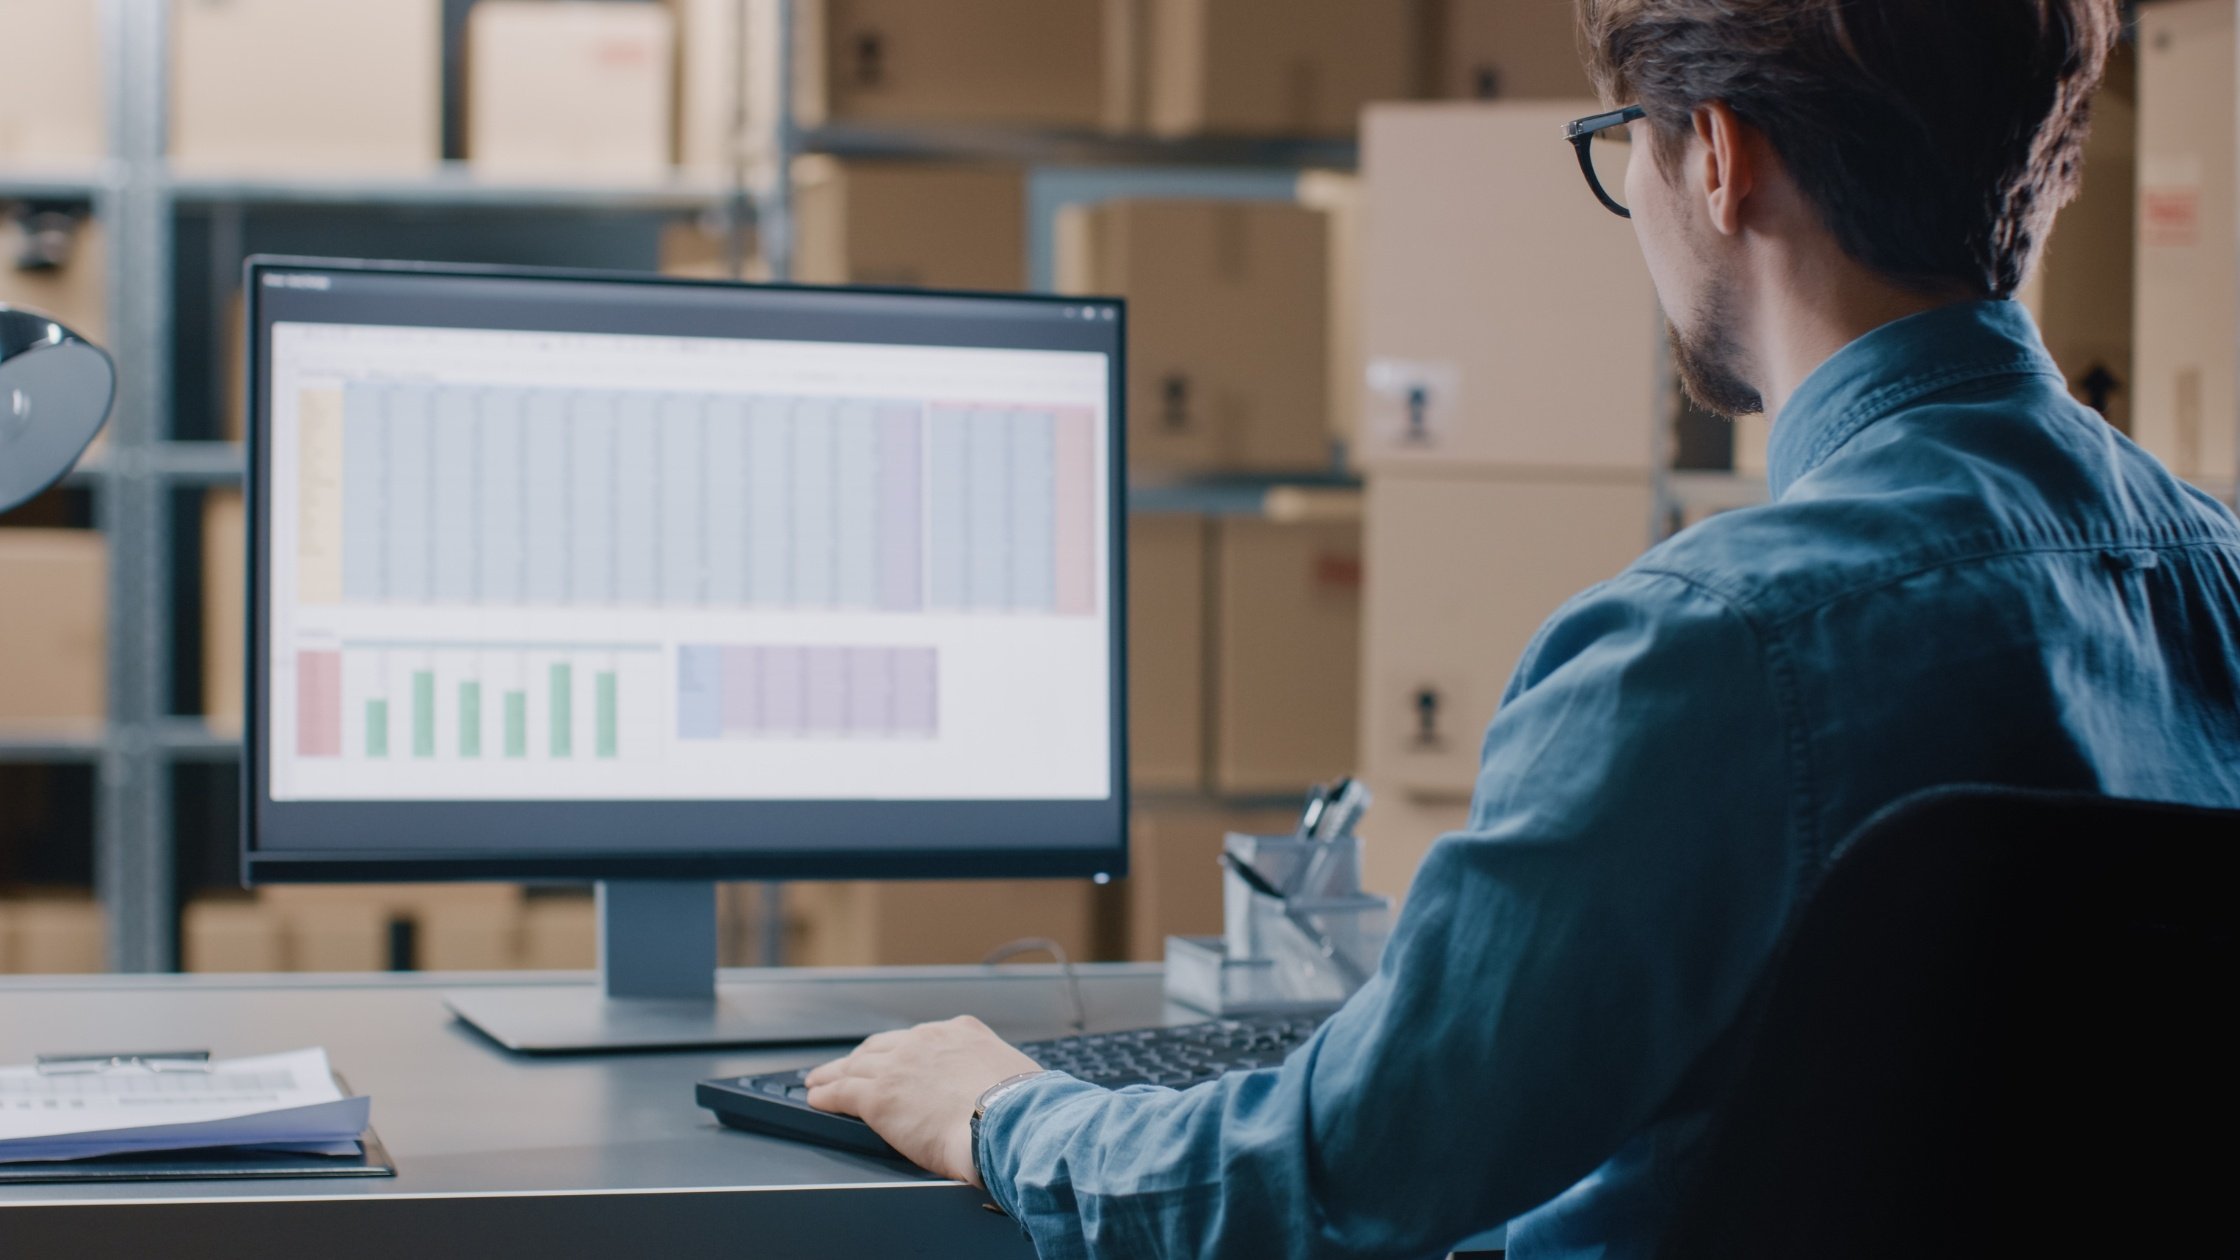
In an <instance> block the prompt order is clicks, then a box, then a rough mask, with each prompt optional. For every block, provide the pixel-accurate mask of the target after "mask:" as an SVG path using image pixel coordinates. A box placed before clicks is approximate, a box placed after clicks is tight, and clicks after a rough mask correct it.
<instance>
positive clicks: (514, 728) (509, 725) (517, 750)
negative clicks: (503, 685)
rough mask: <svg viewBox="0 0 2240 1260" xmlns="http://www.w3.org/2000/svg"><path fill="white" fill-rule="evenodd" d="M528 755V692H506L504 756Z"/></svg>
mask: <svg viewBox="0 0 2240 1260" xmlns="http://www.w3.org/2000/svg"><path fill="white" fill-rule="evenodd" d="M528 755H529V693H528V692H526V691H509V692H507V693H506V756H508V757H526V756H528Z"/></svg>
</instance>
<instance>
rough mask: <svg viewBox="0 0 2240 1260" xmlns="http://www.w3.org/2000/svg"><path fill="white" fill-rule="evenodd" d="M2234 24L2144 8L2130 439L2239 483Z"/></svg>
mask: <svg viewBox="0 0 2240 1260" xmlns="http://www.w3.org/2000/svg"><path fill="white" fill-rule="evenodd" d="M2234 27H2235V22H2234V12H2233V3H2232V0H2171V2H2170V3H2163V4H2152V5H2145V6H2142V7H2141V8H2140V10H2139V41H2138V44H2139V147H2138V163H2139V202H2138V230H2137V237H2138V246H2137V248H2138V303H2137V310H2136V313H2135V317H2134V318H2135V321H2136V322H2135V325H2134V327H2135V332H2134V338H2133V344H2134V355H2135V362H2136V369H2135V370H2136V372H2137V375H2138V385H2137V390H2136V393H2135V395H2134V398H2133V408H2134V409H2133V412H2132V417H2131V419H2132V433H2133V436H2135V437H2136V438H2138V440H2139V442H2140V444H2141V445H2143V446H2145V447H2146V448H2147V449H2148V450H2150V451H2153V452H2154V453H2155V454H2156V455H2157V456H2159V457H2160V458H2161V459H2162V461H2163V462H2164V463H2166V464H2168V465H2169V466H2170V467H2171V469H2172V470H2173V471H2175V472H2177V473H2178V474H2179V475H2180V476H2183V477H2191V478H2196V479H2199V480H2203V481H2208V482H2212V483H2221V484H2230V483H2231V482H2232V480H2233V478H2234V477H2235V475H2240V373H2236V370H2235V367H2234V361H2233V360H2234V356H2233V345H2234V342H2235V340H2240V230H2236V226H2235V225H2236V224H2240V218H2236V217H2235V216H2236V213H2240V188H2236V186H2235V180H2236V172H2235V164H2234V163H2235V156H2234V154H2235V147H2236V140H2240V123H2236V122H2235V117H2236V114H2240V108H2236V106H2240V97H2236V88H2235V75H2234V71H2235V65H2236V61H2235V53H2234V48H2235V39H2234ZM2088 177H2089V176H2088ZM2054 247H2055V249H2056V250H2057V251H2058V250H2059V249H2060V248H2061V237H2060V233H2059V232H2058V231H2057V232H2056V234H2055V237H2054Z"/></svg>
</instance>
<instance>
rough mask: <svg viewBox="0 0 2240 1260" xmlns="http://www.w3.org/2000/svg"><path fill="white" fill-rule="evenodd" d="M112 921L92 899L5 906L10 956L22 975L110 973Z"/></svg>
mask: <svg viewBox="0 0 2240 1260" xmlns="http://www.w3.org/2000/svg"><path fill="white" fill-rule="evenodd" d="M106 923H107V919H106V917H105V916H104V915H103V914H102V910H101V905H100V903H98V902H96V901H94V900H93V899H92V898H90V897H70V896H32V897H25V898H22V899H19V900H13V901H9V902H6V903H4V904H0V929H4V930H5V931H6V933H7V936H8V945H7V948H6V950H5V953H6V954H7V957H8V962H9V967H10V969H11V970H13V971H15V972H17V973H18V974H21V975H31V976H58V975H86V974H91V973H94V972H98V971H104V970H106V969H107V966H106V964H107V958H108V943H107V941H106V939H105V933H106Z"/></svg>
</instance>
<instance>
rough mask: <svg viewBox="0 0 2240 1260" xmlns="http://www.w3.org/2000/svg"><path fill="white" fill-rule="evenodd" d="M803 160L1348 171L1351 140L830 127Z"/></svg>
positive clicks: (1356, 158)
mask: <svg viewBox="0 0 2240 1260" xmlns="http://www.w3.org/2000/svg"><path fill="white" fill-rule="evenodd" d="M800 149H801V151H802V152H804V153H828V154H831V155H832V156H834V157H843V158H863V159H879V160H895V161H948V162H1016V163H1019V164H1020V165H1023V166H1163V167H1207V168H1228V169H1234V170H1348V171H1350V170H1352V169H1354V168H1355V167H1356V166H1358V165H1360V161H1361V149H1360V146H1359V145H1358V144H1356V143H1355V142H1353V141H1351V140H1320V139H1265V138H1259V137H1245V136H1193V137H1190V138H1187V139H1176V140H1163V139H1156V138H1152V137H1145V136H1115V135H1105V134H1103V133H1101V132H1094V131H1027V130H1007V129H1003V128H986V127H982V128H974V127H938V128H937V127H907V126H873V125H866V124H858V123H830V124H827V125H825V126H822V127H813V128H809V129H806V130H804V131H803V132H801V136H800Z"/></svg>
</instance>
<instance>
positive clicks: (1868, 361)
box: [1766, 301, 2061, 499]
mask: <svg viewBox="0 0 2240 1260" xmlns="http://www.w3.org/2000/svg"><path fill="white" fill-rule="evenodd" d="M2023 372H2042V373H2050V374H2052V375H2053V376H2056V377H2059V376H2060V375H2061V372H2060V369H2059V368H2056V367H2055V366H2054V363H2053V358H2052V356H2051V355H2049V354H2047V353H2046V348H2045V343H2044V342H2042V341H2041V340H2039V337H2038V327H2037V325H2036V324H2034V323H2033V322H2031V319H2030V313H2029V311H2027V310H2025V309H2024V308H2023V306H2022V304H2021V303H2020V302H2007V301H1985V302H1961V303H1958V304H1955V305H1952V306H1941V307H1938V308H1937V309H1935V310H1932V311H1924V312H1922V313H1921V314H1919V315H1909V316H1907V317H1906V318H1904V319H1901V320H1897V321H1894V322H1892V323H1888V324H1884V325H1883V326H1882V327H1880V328H1877V329H1875V330H1874V331H1873V332H1870V333H1868V334H1867V335H1866V336H1864V337H1861V338H1859V339H1858V340H1857V341H1854V342H1852V343H1851V344H1850V345H1848V346H1845V347H1844V348H1843V349H1841V350H1838V351H1836V352H1835V354H1833V355H1832V356H1830V357H1829V359H1828V361H1827V362H1826V363H1823V364H1821V365H1820V366H1819V367H1818V368H1816V369H1814V370H1813V373H1812V375H1810V376H1808V377H1806V378H1805V381H1804V384H1803V385H1801V386H1799V387H1798V389H1797V392H1796V394H1795V396H1794V397H1792V398H1790V399H1789V405H1788V406H1787V407H1784V408H1782V411H1781V414H1780V416H1779V417H1778V418H1777V421H1776V423H1775V424H1774V426H1773V435H1772V438H1771V439H1770V441H1769V444H1768V446H1767V450H1766V465H1767V469H1768V473H1769V480H1770V481H1771V483H1772V490H1773V497H1774V498H1776V499H1779V498H1781V497H1782V496H1783V495H1785V494H1787V493H1788V492H1789V487H1791V486H1793V485H1795V484H1796V483H1797V482H1798V480H1799V479H1801V478H1803V477H1804V476H1805V475H1806V474H1807V473H1810V472H1811V471H1812V470H1813V469H1815V468H1818V467H1819V466H1820V465H1821V464H1823V463H1826V462H1827V460H1828V458H1829V457H1830V456H1832V455H1834V454H1835V453H1836V451H1837V450H1839V449H1841V448H1842V446H1843V444H1844V443H1846V442H1849V441H1850V440H1851V439H1852V438H1854V437H1856V436H1858V434H1859V432H1860V431H1861V430H1862V429H1865V428H1866V427H1867V426H1869V425H1871V424H1873V423H1875V422H1876V421H1878V420H1881V419H1884V418H1886V417H1888V416H1890V415H1892V414H1894V413H1896V412H1898V411H1900V410H1902V409H1904V408H1905V407H1907V406H1909V405H1911V404H1913V403H1916V402H1919V401H1921V400H1922V399H1923V398H1926V397H1928V396H1929V395H1931V394H1936V393H1942V392H1943V391H1945V390H1948V389H1951V388H1953V387H1954V386H1957V385H1963V384H1966V383H1968V382H1970V381H1975V380H1981V379H1983V378H1985V377H1989V376H2008V375H2014V374H2016V373H2023Z"/></svg>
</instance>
